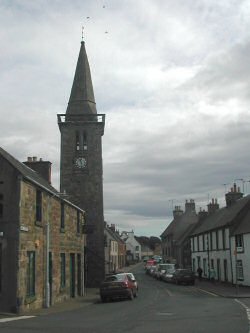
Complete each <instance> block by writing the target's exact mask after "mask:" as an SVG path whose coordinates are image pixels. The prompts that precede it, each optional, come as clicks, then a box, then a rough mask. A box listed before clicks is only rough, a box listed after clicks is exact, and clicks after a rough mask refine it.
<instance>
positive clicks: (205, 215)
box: [198, 208, 208, 222]
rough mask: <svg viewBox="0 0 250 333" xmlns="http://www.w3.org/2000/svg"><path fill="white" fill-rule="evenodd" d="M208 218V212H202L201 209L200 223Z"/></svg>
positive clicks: (199, 214)
mask: <svg viewBox="0 0 250 333" xmlns="http://www.w3.org/2000/svg"><path fill="white" fill-rule="evenodd" d="M207 216H208V212H206V211H205V209H203V210H202V209H201V208H200V211H199V213H198V218H199V222H200V221H203V220H204V219H205V218H206V217H207Z"/></svg>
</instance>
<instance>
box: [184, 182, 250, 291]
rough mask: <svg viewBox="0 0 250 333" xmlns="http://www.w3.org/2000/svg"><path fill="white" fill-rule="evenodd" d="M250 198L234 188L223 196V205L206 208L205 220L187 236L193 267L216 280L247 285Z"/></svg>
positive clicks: (214, 203) (249, 244)
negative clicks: (188, 237) (224, 202)
mask: <svg viewBox="0 0 250 333" xmlns="http://www.w3.org/2000/svg"><path fill="white" fill-rule="evenodd" d="M249 221H250V195H247V196H245V197H243V193H242V192H241V191H240V189H239V188H237V187H236V185H235V184H234V186H233V187H232V188H231V190H230V191H229V192H228V193H226V206H225V207H223V208H219V206H218V204H217V202H216V201H213V202H212V203H211V204H209V205H208V216H207V217H205V218H204V219H203V220H202V221H201V222H200V223H199V224H197V227H196V228H195V229H194V230H193V232H192V234H191V235H190V240H191V251H192V267H193V270H194V271H196V270H197V267H198V266H200V267H201V268H202V269H203V276H204V277H207V278H208V279H209V278H211V272H212V273H213V276H214V275H215V279H216V280H218V281H224V282H231V283H234V284H236V283H238V284H242V285H250V278H249V276H250V274H249V273H250V265H249V259H250V258H249V249H250V238H249V234H250V227H249V224H250V223H249Z"/></svg>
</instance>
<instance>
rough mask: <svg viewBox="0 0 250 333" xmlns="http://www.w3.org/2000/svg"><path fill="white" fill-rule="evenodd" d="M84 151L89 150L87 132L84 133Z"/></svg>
mask: <svg viewBox="0 0 250 333" xmlns="http://www.w3.org/2000/svg"><path fill="white" fill-rule="evenodd" d="M83 150H85V151H86V150H88V144H87V134H86V132H83Z"/></svg>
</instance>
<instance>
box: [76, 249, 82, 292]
mask: <svg viewBox="0 0 250 333" xmlns="http://www.w3.org/2000/svg"><path fill="white" fill-rule="evenodd" d="M77 295H78V296H81V295H82V261H81V254H80V253H77Z"/></svg>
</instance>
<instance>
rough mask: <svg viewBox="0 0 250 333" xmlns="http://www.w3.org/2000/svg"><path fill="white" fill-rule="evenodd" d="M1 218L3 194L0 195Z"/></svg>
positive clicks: (1, 214)
mask: <svg viewBox="0 0 250 333" xmlns="http://www.w3.org/2000/svg"><path fill="white" fill-rule="evenodd" d="M1 217H3V194H1V193H0V218H1Z"/></svg>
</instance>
